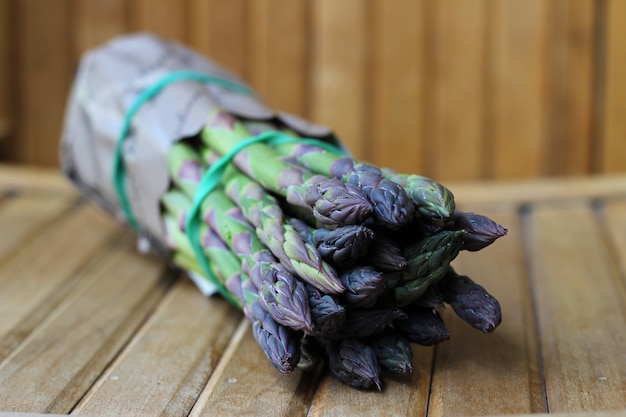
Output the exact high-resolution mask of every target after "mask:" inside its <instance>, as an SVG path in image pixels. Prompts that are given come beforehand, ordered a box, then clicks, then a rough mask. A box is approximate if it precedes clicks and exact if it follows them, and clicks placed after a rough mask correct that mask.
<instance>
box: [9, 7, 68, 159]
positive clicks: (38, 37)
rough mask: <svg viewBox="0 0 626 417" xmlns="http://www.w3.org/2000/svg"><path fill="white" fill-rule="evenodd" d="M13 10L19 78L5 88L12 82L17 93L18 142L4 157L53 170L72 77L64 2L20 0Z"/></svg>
mask: <svg viewBox="0 0 626 417" xmlns="http://www.w3.org/2000/svg"><path fill="white" fill-rule="evenodd" d="M15 4H16V8H17V25H18V30H17V31H16V34H15V35H14V36H15V39H19V40H20V42H19V47H18V48H17V62H16V63H15V65H16V66H17V69H16V72H17V73H18V74H19V77H18V79H17V80H12V81H11V82H16V87H15V88H17V91H18V92H19V99H18V100H17V101H16V102H15V103H14V105H15V106H16V107H15V112H16V117H17V119H16V123H17V125H16V127H15V135H16V136H15V137H16V138H17V137H19V140H14V141H12V142H11V144H10V145H11V146H10V147H9V153H10V156H11V158H12V159H13V160H19V161H21V162H23V163H24V162H26V163H30V164H39V165H46V166H58V144H59V138H60V136H61V124H62V120H63V114H64V110H65V102H66V97H67V92H68V89H69V86H70V82H71V77H72V75H73V71H74V67H73V65H72V63H71V51H70V49H71V48H70V43H69V40H70V39H71V30H70V28H71V19H70V2H69V0H58V1H54V2H41V1H37V0H24V1H19V2H15ZM42 138H46V139H45V140H42Z"/></svg>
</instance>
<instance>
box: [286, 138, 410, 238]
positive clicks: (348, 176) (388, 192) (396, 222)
mask: <svg viewBox="0 0 626 417" xmlns="http://www.w3.org/2000/svg"><path fill="white" fill-rule="evenodd" d="M275 149H276V151H277V152H278V153H279V154H281V155H283V156H285V157H289V158H293V159H294V160H295V161H297V163H298V164H301V165H302V166H304V167H306V168H308V169H310V170H311V171H312V172H314V173H316V174H321V175H325V176H328V177H334V178H340V179H341V180H342V181H343V182H344V183H346V184H353V185H356V186H358V187H359V188H360V189H362V190H363V191H364V193H365V195H366V196H367V198H368V199H369V200H370V202H371V203H372V205H373V207H374V213H373V216H374V217H373V220H374V222H375V223H376V224H378V225H381V226H383V227H386V228H389V229H398V228H400V227H402V226H404V225H406V224H408V223H410V222H411V221H412V220H413V215H414V209H413V205H412V203H411V200H410V199H409V198H408V196H407V194H406V192H405V191H404V189H403V188H402V187H401V186H399V185H398V184H396V183H394V182H393V181H390V180H388V179H386V178H384V176H383V174H382V172H381V171H380V170H379V169H378V168H376V167H374V166H372V165H369V164H365V163H362V162H356V161H355V160H354V159H352V158H350V157H342V156H339V155H336V154H334V153H332V152H328V151H327V150H326V149H324V148H321V147H318V146H314V145H309V144H298V143H282V144H279V145H277V146H276V147H275Z"/></svg>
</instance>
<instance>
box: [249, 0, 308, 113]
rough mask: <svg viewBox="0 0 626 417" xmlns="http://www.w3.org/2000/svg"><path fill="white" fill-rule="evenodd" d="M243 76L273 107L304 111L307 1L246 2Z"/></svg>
mask: <svg viewBox="0 0 626 417" xmlns="http://www.w3.org/2000/svg"><path fill="white" fill-rule="evenodd" d="M248 8H249V12H248V24H247V27H248V30H249V32H248V48H247V55H248V60H247V71H246V78H247V79H248V80H249V81H250V83H251V85H252V87H253V88H254V89H255V90H256V91H258V92H259V94H260V95H261V97H263V99H264V100H265V101H266V102H267V103H268V105H270V106H271V107H272V108H274V109H276V110H282V111H287V112H291V113H295V114H297V115H300V116H304V115H305V114H304V113H305V101H306V98H307V93H306V87H307V78H306V75H307V68H306V65H307V40H308V21H307V16H308V15H307V4H306V2H305V1H304V0H259V1H255V2H249V3H248Z"/></svg>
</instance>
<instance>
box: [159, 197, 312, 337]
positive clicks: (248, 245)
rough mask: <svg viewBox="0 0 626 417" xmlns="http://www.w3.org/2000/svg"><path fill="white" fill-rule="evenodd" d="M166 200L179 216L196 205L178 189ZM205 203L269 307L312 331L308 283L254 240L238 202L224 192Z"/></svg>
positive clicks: (212, 224)
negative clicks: (296, 277) (235, 202)
mask: <svg viewBox="0 0 626 417" xmlns="http://www.w3.org/2000/svg"><path fill="white" fill-rule="evenodd" d="M162 201H163V204H164V205H165V206H166V207H167V208H168V210H170V211H171V212H175V211H177V212H178V216H179V217H180V216H183V215H185V211H186V209H187V208H189V207H190V206H191V204H192V203H191V199H190V198H189V197H188V196H186V195H185V194H183V193H182V192H179V191H176V190H170V191H169V192H167V193H166V194H165V195H164V197H163V199H162ZM205 203H207V204H210V205H211V208H210V209H208V211H207V212H206V218H207V219H209V222H208V223H209V224H210V227H211V229H212V230H213V231H214V232H215V233H216V234H217V235H218V236H219V237H220V239H222V241H224V242H225V243H226V244H227V245H228V247H229V248H230V250H232V251H233V253H234V254H235V255H237V256H238V257H239V259H241V265H242V269H243V270H244V272H246V273H247V274H248V276H249V277H250V279H252V280H253V281H254V283H255V285H256V286H257V288H258V289H259V292H260V295H261V298H260V301H261V303H262V305H263V306H264V307H265V309H266V310H267V311H268V312H269V313H270V314H272V317H273V318H274V319H275V320H276V321H277V322H279V323H281V324H283V325H285V326H289V327H292V328H294V329H296V330H308V331H311V330H312V325H313V324H312V322H311V313H310V308H309V304H308V293H307V291H306V288H305V287H304V284H303V283H301V282H300V281H297V280H296V279H295V278H294V277H293V276H292V275H291V274H289V273H288V272H287V271H285V270H284V269H282V268H281V266H280V264H278V263H277V262H276V261H275V258H274V257H273V256H272V255H271V253H269V251H268V250H267V249H265V247H264V246H263V245H262V243H260V242H259V241H256V240H255V239H254V238H255V237H256V236H255V235H254V233H253V231H252V230H251V229H250V228H248V227H246V224H245V222H244V221H243V219H241V218H240V217H239V216H238V213H237V212H236V210H234V211H233V207H234V205H233V204H232V203H231V202H230V200H228V199H227V198H226V197H225V196H224V195H220V194H219V193H217V192H216V193H212V194H211V195H210V196H209V198H207V200H205Z"/></svg>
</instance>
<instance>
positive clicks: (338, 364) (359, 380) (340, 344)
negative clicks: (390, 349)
mask: <svg viewBox="0 0 626 417" xmlns="http://www.w3.org/2000/svg"><path fill="white" fill-rule="evenodd" d="M324 348H325V350H326V354H327V355H328V365H329V367H330V371H331V372H332V373H333V375H335V376H336V377H337V378H339V379H340V380H341V381H343V382H345V383H346V384H348V385H350V386H352V387H355V388H363V389H368V388H371V387H374V386H375V387H376V388H378V390H379V391H380V390H381V389H382V383H381V381H380V376H379V374H380V368H379V365H378V361H377V359H376V352H374V349H373V348H372V347H370V346H368V345H366V344H365V343H363V342H360V341H359V340H357V339H343V340H339V341H328V340H325V341H324Z"/></svg>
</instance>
